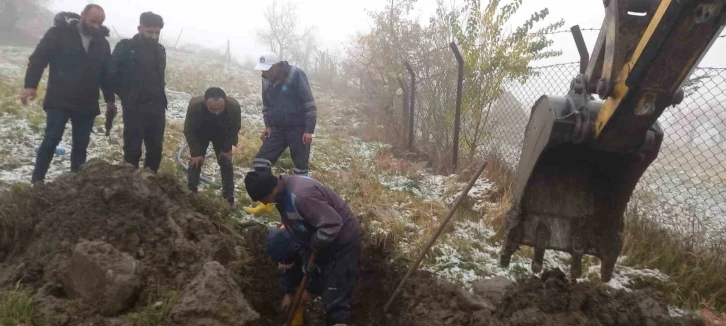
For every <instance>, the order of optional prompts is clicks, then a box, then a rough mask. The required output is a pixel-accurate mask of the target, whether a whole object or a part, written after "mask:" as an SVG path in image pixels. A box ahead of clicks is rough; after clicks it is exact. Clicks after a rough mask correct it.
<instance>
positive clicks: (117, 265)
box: [0, 160, 701, 326]
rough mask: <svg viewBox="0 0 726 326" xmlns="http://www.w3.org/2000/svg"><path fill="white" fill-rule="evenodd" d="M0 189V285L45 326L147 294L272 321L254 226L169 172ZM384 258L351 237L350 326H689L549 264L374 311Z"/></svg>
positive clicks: (316, 310)
mask: <svg viewBox="0 0 726 326" xmlns="http://www.w3.org/2000/svg"><path fill="white" fill-rule="evenodd" d="M0 197H1V198H2V200H1V201H0V226H1V227H2V228H3V230H0V291H2V290H4V289H7V288H9V286H10V285H11V284H14V283H16V282H20V283H22V284H24V285H26V286H28V287H31V288H32V289H34V291H35V292H36V294H35V298H36V299H37V302H38V303H39V305H40V306H41V307H42V308H43V309H44V311H46V312H48V313H49V314H51V315H52V316H54V317H55V321H54V322H53V323H52V324H53V325H91V324H92V325H135V324H137V322H134V320H135V319H133V318H131V316H133V315H134V314H138V313H140V312H144V311H149V309H157V307H156V305H158V303H157V302H155V301H154V298H158V297H159V296H160V295H161V296H163V295H164V294H167V293H178V294H179V295H178V299H177V300H176V301H174V302H173V303H172V304H171V305H172V306H170V307H167V308H168V312H167V310H163V312H164V315H165V317H166V318H164V319H166V323H167V324H171V325H263V326H265V325H281V324H282V323H283V317H282V315H281V313H280V311H279V308H278V306H279V300H280V297H279V295H278V294H277V292H276V291H277V280H276V266H275V264H274V263H272V262H271V261H270V260H269V258H268V257H267V256H266V255H265V252H264V248H263V245H264V237H265V234H266V232H267V230H266V229H265V228H264V227H259V226H252V227H246V228H240V227H235V223H233V221H232V220H231V219H230V218H229V216H228V213H229V212H228V211H226V209H225V208H224V207H225V206H224V202H223V201H221V200H219V201H215V200H209V199H203V198H201V197H197V196H196V195H192V194H189V193H188V192H187V191H186V190H185V189H184V187H183V186H182V184H180V183H179V182H177V181H175V180H174V179H173V177H171V176H166V175H155V174H152V173H150V172H148V171H141V170H135V169H134V168H132V167H130V166H116V165H111V164H108V163H106V162H104V161H100V160H92V161H89V163H88V164H87V165H86V166H85V167H84V168H83V169H82V170H81V171H80V172H78V173H76V174H67V175H64V176H61V177H59V178H58V179H56V180H55V181H54V182H52V183H49V184H47V185H44V186H39V187H35V188H30V187H26V188H21V189H15V190H12V191H11V192H9V193H5V194H3V195H2V196H0ZM361 223H364V224H365V223H366V221H365V220H362V221H361ZM363 238H364V239H366V238H367V237H366V235H365V234H363ZM389 247H392V246H389ZM392 261H395V260H394V259H392V255H391V252H389V251H388V250H387V249H385V248H384V247H383V246H382V245H378V244H373V243H372V242H370V241H368V240H364V243H363V245H362V254H361V260H360V262H359V269H358V274H357V283H356V290H355V294H354V299H353V302H352V305H353V321H352V323H351V324H352V325H422V326H427V325H492V326H495V325H497V326H498V325H700V324H701V323H700V321H698V320H695V319H693V318H691V317H678V318H674V317H670V315H669V312H668V308H667V305H666V303H665V300H664V299H663V298H662V297H661V296H660V295H659V294H658V293H656V292H654V291H651V290H639V291H634V292H624V291H616V290H614V289H611V288H608V287H604V286H599V285H594V284H590V283H579V284H571V283H570V282H569V281H568V280H567V279H566V277H565V275H564V274H563V273H562V272H560V271H557V270H555V271H547V272H545V273H544V274H543V275H542V276H541V277H532V278H527V279H522V280H519V281H518V282H516V283H512V284H510V282H509V281H507V280H503V279H494V280H489V281H483V282H480V283H478V284H476V285H475V291H474V293H469V292H465V291H463V290H461V289H460V288H458V287H457V286H455V285H454V284H451V283H449V282H446V281H444V280H440V279H437V278H436V277H434V276H433V275H431V274H428V273H424V272H418V273H415V274H414V276H413V277H412V279H410V280H409V282H408V283H407V285H406V287H405V288H404V291H403V292H402V294H401V295H400V296H399V298H398V300H397V301H396V303H395V304H394V307H393V308H392V311H391V312H390V313H389V314H388V315H384V314H383V313H382V310H383V305H384V304H385V301H386V300H387V299H388V297H389V295H390V294H391V292H392V291H393V289H394V288H395V286H396V284H397V282H398V281H399V280H400V277H401V276H402V275H403V273H404V272H405V270H404V269H403V266H402V264H401V263H400V262H399V263H396V262H392ZM109 271H110V272H109ZM307 308H308V311H307V314H306V319H307V320H306V325H323V324H324V323H323V312H322V305H321V303H320V302H319V300H318V301H316V302H313V303H311V304H309V305H308V307H307ZM159 309H161V308H159Z"/></svg>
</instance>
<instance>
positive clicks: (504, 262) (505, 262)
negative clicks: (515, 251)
mask: <svg viewBox="0 0 726 326" xmlns="http://www.w3.org/2000/svg"><path fill="white" fill-rule="evenodd" d="M511 260H512V254H506V253H505V254H502V257H500V258H499V265H500V266H502V267H504V268H507V267H509V263H510V261H511Z"/></svg>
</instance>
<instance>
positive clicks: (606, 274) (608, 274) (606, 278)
mask: <svg viewBox="0 0 726 326" xmlns="http://www.w3.org/2000/svg"><path fill="white" fill-rule="evenodd" d="M614 269H615V261H612V263H608V262H606V261H604V260H603V261H602V263H601V265H600V279H602V281H603V282H605V283H607V282H610V279H612V278H613V270H614Z"/></svg>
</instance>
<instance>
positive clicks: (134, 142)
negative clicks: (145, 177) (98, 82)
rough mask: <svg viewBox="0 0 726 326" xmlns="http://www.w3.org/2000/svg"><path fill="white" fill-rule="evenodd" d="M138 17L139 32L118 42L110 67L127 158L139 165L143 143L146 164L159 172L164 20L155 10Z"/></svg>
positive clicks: (164, 100) (163, 122) (163, 121)
mask: <svg viewBox="0 0 726 326" xmlns="http://www.w3.org/2000/svg"><path fill="white" fill-rule="evenodd" d="M139 20H140V23H139V27H138V31H139V33H138V34H136V35H135V36H134V37H133V38H131V39H124V40H121V41H120V42H119V43H118V44H116V47H115V48H114V49H113V55H112V58H111V64H110V67H109V69H110V71H111V76H112V77H113V89H114V92H115V93H116V94H117V95H118V96H119V97H120V98H121V105H122V107H123V122H124V161H125V162H127V163H130V164H132V165H134V166H135V167H138V166H139V160H140V159H141V145H142V143H144V144H145V145H146V157H145V159H144V167H147V168H149V169H151V170H152V171H154V172H156V171H157V170H158V169H159V165H160V164H161V156H162V154H161V153H162V150H163V145H164V129H165V128H166V107H167V98H166V93H165V92H164V88H165V87H166V82H165V81H164V73H165V70H166V50H165V49H164V46H162V45H161V44H159V35H160V33H161V29H162V28H164V20H163V18H162V17H161V16H159V15H157V14H155V13H152V12H145V13H142V14H141V17H140V19H139Z"/></svg>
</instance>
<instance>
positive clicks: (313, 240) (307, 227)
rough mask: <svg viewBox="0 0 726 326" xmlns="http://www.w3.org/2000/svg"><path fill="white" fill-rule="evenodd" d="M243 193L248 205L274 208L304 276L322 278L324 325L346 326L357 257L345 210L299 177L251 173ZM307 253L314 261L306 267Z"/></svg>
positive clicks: (352, 221) (353, 224)
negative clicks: (295, 246)
mask: <svg viewBox="0 0 726 326" xmlns="http://www.w3.org/2000/svg"><path fill="white" fill-rule="evenodd" d="M245 187H246V188H247V194H249V196H250V198H252V200H254V201H260V202H262V203H264V204H269V203H276V204H277V210H278V211H279V212H280V219H281V220H282V223H283V224H284V225H285V230H287V232H288V234H289V235H290V238H292V240H293V241H294V242H295V243H297V244H298V245H299V252H300V254H301V256H302V260H301V261H302V262H305V266H304V268H303V271H304V272H305V273H306V274H308V275H309V277H311V278H313V279H314V278H316V277H317V276H318V275H319V276H320V277H321V278H322V284H323V286H322V297H323V306H324V308H325V320H326V325H328V326H330V325H345V324H346V323H348V322H349V318H350V310H351V305H350V299H351V296H352V293H353V283H354V282H355V272H356V266H357V260H358V255H359V253H360V234H359V232H358V218H357V217H356V216H355V214H353V212H352V211H351V210H350V207H349V206H348V204H347V203H346V202H345V201H344V200H343V199H342V198H340V196H338V194H336V193H335V192H333V191H332V190H331V189H330V188H328V187H326V186H324V185H323V184H321V183H320V182H318V181H317V180H314V179H311V178H309V177H304V176H296V175H291V176H282V177H280V178H277V177H275V176H274V175H272V174H271V173H269V172H257V171H252V172H249V173H247V176H246V177H245ZM311 253H315V257H316V259H315V261H314V262H312V263H308V261H309V259H308V258H309V257H310V254H311ZM308 289H310V288H308ZM310 293H311V294H315V293H313V292H310Z"/></svg>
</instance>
